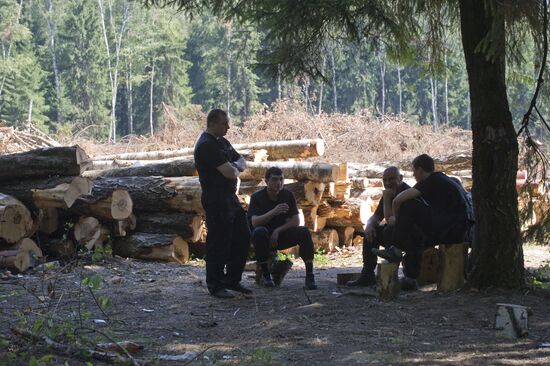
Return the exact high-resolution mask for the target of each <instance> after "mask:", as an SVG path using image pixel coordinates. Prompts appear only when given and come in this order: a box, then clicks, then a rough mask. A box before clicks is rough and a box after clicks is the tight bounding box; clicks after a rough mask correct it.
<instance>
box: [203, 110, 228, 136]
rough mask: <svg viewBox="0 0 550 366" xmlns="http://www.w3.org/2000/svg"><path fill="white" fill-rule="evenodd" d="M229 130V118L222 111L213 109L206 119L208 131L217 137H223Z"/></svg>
mask: <svg viewBox="0 0 550 366" xmlns="http://www.w3.org/2000/svg"><path fill="white" fill-rule="evenodd" d="M228 130H229V117H228V116H227V113H225V111H223V110H221V109H212V110H211V111H210V113H208V116H207V117H206V131H207V132H208V133H210V134H211V135H213V136H215V137H223V136H225V135H226V134H227V131H228Z"/></svg>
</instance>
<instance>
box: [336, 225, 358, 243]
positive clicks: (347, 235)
mask: <svg viewBox="0 0 550 366" xmlns="http://www.w3.org/2000/svg"><path fill="white" fill-rule="evenodd" d="M336 232H337V233H338V243H339V244H340V246H346V247H349V246H351V245H353V234H354V233H355V228H354V227H353V226H346V227H338V228H336Z"/></svg>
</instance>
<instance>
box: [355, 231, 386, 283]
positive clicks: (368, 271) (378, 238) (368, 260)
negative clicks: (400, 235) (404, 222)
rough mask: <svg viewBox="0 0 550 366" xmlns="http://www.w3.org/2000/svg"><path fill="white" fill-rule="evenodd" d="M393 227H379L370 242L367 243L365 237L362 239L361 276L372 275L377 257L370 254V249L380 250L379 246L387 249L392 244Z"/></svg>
mask: <svg viewBox="0 0 550 366" xmlns="http://www.w3.org/2000/svg"><path fill="white" fill-rule="evenodd" d="M393 229H394V227H393V226H390V225H379V226H378V227H376V230H375V232H374V238H373V239H372V241H368V240H367V237H366V236H365V237H364V238H363V270H362V271H361V273H362V274H363V275H368V276H372V275H374V269H375V268H376V263H377V261H378V257H377V256H376V255H375V254H373V253H372V248H377V249H378V248H380V246H383V247H387V246H390V245H392V243H393Z"/></svg>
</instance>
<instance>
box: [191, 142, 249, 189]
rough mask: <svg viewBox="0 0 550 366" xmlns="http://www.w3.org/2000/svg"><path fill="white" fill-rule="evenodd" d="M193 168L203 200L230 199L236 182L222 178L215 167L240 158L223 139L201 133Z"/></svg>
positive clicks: (235, 187) (196, 146) (196, 145)
mask: <svg viewBox="0 0 550 366" xmlns="http://www.w3.org/2000/svg"><path fill="white" fill-rule="evenodd" d="M194 157H195V167H196V168H197V171H198V172H199V181H200V183H201V189H202V194H203V199H207V200H208V199H215V198H223V197H230V196H232V195H234V194H235V191H236V190H237V180H236V179H228V178H226V177H224V176H223V174H222V173H220V171H219V170H218V169H216V168H217V167H219V166H220V165H222V164H224V163H227V162H234V161H237V160H239V158H240V157H241V156H240V155H239V153H237V152H236V151H235V149H233V146H231V144H230V143H229V141H227V140H226V139H225V138H223V137H220V138H218V139H217V138H215V137H214V136H212V135H211V134H209V133H207V132H203V133H202V134H201V136H200V137H199V139H198V140H197V143H196V144H195V154H194Z"/></svg>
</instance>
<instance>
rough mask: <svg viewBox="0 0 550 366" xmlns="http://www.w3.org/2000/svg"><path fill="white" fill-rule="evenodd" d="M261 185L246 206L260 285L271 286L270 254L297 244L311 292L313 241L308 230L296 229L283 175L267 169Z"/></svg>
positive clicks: (293, 206)
mask: <svg viewBox="0 0 550 366" xmlns="http://www.w3.org/2000/svg"><path fill="white" fill-rule="evenodd" d="M265 181H266V184H267V187H266V188H264V189H262V190H261V191H258V192H256V193H254V194H253V195H252V196H251V197H250V204H249V206H248V217H249V219H250V222H251V224H252V227H253V228H254V229H253V231H252V242H253V243H254V248H255V251H256V259H257V260H258V263H259V264H260V268H261V270H262V280H263V284H264V286H265V287H273V286H274V283H273V280H272V278H271V274H270V273H269V266H268V258H269V254H270V252H271V251H277V250H279V249H287V248H290V247H293V246H295V245H296V244H298V245H299V246H300V248H299V249H300V257H301V258H302V259H303V261H304V263H305V266H306V281H305V286H306V289H308V290H315V289H316V288H317V285H316V284H315V277H314V275H313V241H312V240H311V234H310V233H309V230H308V228H306V227H304V226H299V225H300V218H299V216H298V208H297V207H296V200H295V198H294V195H293V194H292V192H290V191H289V190H287V189H285V188H283V183H284V177H283V172H282V170H281V169H279V168H277V167H271V168H269V169H267V171H266V173H265Z"/></svg>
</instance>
